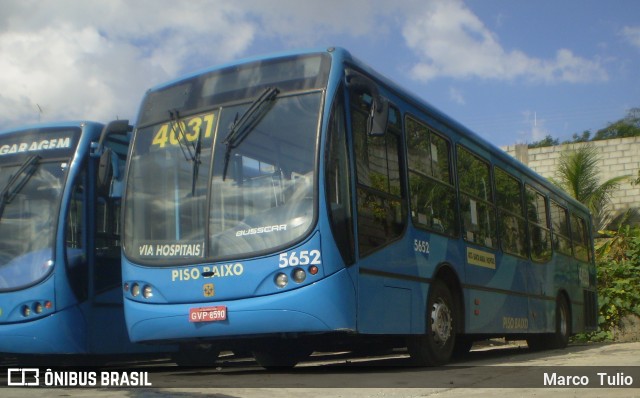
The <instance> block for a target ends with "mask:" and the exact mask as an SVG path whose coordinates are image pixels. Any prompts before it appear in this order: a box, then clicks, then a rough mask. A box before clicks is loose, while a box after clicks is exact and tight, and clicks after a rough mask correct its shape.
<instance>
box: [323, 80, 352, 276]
mask: <svg viewBox="0 0 640 398" xmlns="http://www.w3.org/2000/svg"><path fill="white" fill-rule="evenodd" d="M337 92H338V94H337V97H336V100H335V102H334V105H333V109H332V111H331V119H330V121H329V136H328V138H327V140H328V142H327V153H326V159H325V167H326V171H325V174H326V186H325V187H326V191H327V210H328V212H329V220H330V223H331V230H332V232H333V236H334V238H335V241H336V243H337V245H338V249H339V250H340V254H342V258H343V260H344V262H345V263H346V264H352V263H353V262H354V260H355V258H354V251H355V245H354V236H353V223H352V221H353V217H352V215H351V183H350V178H349V152H348V149H347V137H346V133H347V128H346V118H345V107H344V97H343V95H344V91H343V90H338V91H337Z"/></svg>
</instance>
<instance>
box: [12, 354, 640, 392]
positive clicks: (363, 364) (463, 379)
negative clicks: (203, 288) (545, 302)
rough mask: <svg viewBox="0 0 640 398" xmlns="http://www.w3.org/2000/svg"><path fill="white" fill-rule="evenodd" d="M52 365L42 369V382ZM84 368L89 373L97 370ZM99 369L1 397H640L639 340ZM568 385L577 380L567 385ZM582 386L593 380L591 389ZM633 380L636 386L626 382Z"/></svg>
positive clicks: (230, 359)
mask: <svg viewBox="0 0 640 398" xmlns="http://www.w3.org/2000/svg"><path fill="white" fill-rule="evenodd" d="M45 370H46V369H44V368H43V369H41V375H40V377H41V380H42V379H43V378H44V376H43V374H44V372H45ZM84 371H85V375H84V376H85V377H87V374H88V372H90V371H93V369H86V370H84ZM56 372H57V370H56ZM137 372H142V373H137ZM96 373H97V374H96V375H95V378H96V385H97V386H98V387H96V388H75V389H69V388H55V389H43V388H8V387H0V395H1V396H2V397H3V398H4V397H32V396H43V397H44V396H46V397H58V396H73V397H116V396H127V397H136V398H137V397H142V398H147V397H150V398H155V397H165V396H172V397H176V396H177V397H201V396H213V397H217V398H229V397H304V398H315V397H323V398H324V397H345V398H360V397H385V398H388V397H447V398H448V397H468V396H471V397H474V396H477V397H483V396H497V397H514V396H516V397H520V396H539V397H547V396H580V397H581V398H582V397H601V396H606V397H629V396H638V397H640V343H625V344H596V345H573V346H570V347H569V348H567V349H565V350H554V351H546V352H531V351H530V350H528V349H527V348H526V346H514V345H504V346H500V345H498V346H493V347H491V346H484V347H479V348H474V350H473V351H472V352H471V353H470V354H469V355H468V356H467V357H465V358H463V359H461V360H458V361H455V362H453V363H452V364H450V365H449V366H445V367H441V368H430V369H424V368H415V367H411V366H409V362H408V358H407V356H406V355H405V354H404V353H402V352H397V353H393V354H390V355H386V356H382V357H372V358H353V357H350V356H348V355H346V354H332V355H329V354H323V355H314V357H313V358H312V361H309V362H305V363H303V364H301V365H299V366H297V367H296V368H294V369H293V370H290V371H286V372H269V371H265V370H263V369H262V368H260V367H258V366H257V365H256V364H255V362H253V361H251V360H249V359H235V358H233V357H227V358H225V359H224V360H223V361H222V362H221V363H220V364H219V365H218V366H217V367H215V368H192V369H184V368H178V367H175V366H173V365H172V364H170V363H169V362H167V361H163V360H157V361H148V362H144V363H138V364H135V365H133V366H132V365H131V364H127V365H118V366H112V367H110V368H106V369H105V368H103V369H101V370H97V371H96ZM105 373H106V374H107V376H106V377H107V378H108V377H111V376H113V377H116V378H117V377H120V380H118V381H122V377H124V376H123V374H125V373H126V375H127V376H128V377H129V379H130V380H129V382H131V381H132V380H133V378H134V377H138V376H142V377H141V380H142V381H144V382H148V383H151V384H153V386H152V387H139V388H130V389H122V388H118V389H114V388H112V387H99V386H100V384H101V380H100V378H101V377H105ZM67 376H68V375H67ZM50 380H52V379H50ZM85 380H86V379H85ZM89 380H91V379H90V378H89ZM113 381H115V380H113ZM545 381H546V384H547V385H545ZM143 384H144V383H143ZM548 384H555V385H551V386H550V385H548ZM566 384H569V385H571V386H570V387H565V386H564V385H566ZM581 384H587V386H586V387H587V388H584V387H583V386H582V385H581ZM600 384H604V385H605V387H604V388H603V387H600ZM611 384H613V385H611ZM627 384H629V385H630V386H631V387H632V388H627V386H626V385H627ZM6 385H7V380H6V374H5V375H0V386H6Z"/></svg>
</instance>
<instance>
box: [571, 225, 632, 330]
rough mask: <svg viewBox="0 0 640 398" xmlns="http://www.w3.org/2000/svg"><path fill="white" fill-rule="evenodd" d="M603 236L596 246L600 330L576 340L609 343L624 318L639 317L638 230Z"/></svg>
mask: <svg viewBox="0 0 640 398" xmlns="http://www.w3.org/2000/svg"><path fill="white" fill-rule="evenodd" d="M602 232H603V233H604V235H606V236H607V237H606V238H604V239H601V240H600V241H599V242H598V243H597V244H596V266H597V277H598V306H599V318H598V326H599V329H600V330H599V331H598V332H597V333H593V334H588V335H585V334H583V335H580V336H578V340H584V339H589V340H591V341H601V340H609V339H611V337H612V331H613V329H614V328H615V327H617V326H618V325H619V324H620V321H621V320H622V318H623V317H624V316H625V315H629V314H635V315H639V316H640V289H639V288H638V287H639V286H640V228H638V227H631V226H629V225H623V226H621V227H620V228H619V229H618V230H617V231H602Z"/></svg>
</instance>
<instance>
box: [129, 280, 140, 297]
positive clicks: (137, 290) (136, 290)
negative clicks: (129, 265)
mask: <svg viewBox="0 0 640 398" xmlns="http://www.w3.org/2000/svg"><path fill="white" fill-rule="evenodd" d="M139 294H140V285H138V284H137V283H134V284H133V285H131V295H132V296H133V297H138V295H139Z"/></svg>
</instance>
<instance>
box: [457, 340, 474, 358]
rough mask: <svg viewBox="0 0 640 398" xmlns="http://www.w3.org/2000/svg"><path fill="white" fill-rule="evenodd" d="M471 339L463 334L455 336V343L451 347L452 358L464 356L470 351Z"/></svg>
mask: <svg viewBox="0 0 640 398" xmlns="http://www.w3.org/2000/svg"><path fill="white" fill-rule="evenodd" d="M471 347H473V340H472V339H470V338H469V337H465V336H457V337H456V345H455V346H454V347H453V354H452V355H453V357H454V358H464V357H465V356H466V355H467V354H469V352H470V351H471Z"/></svg>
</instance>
